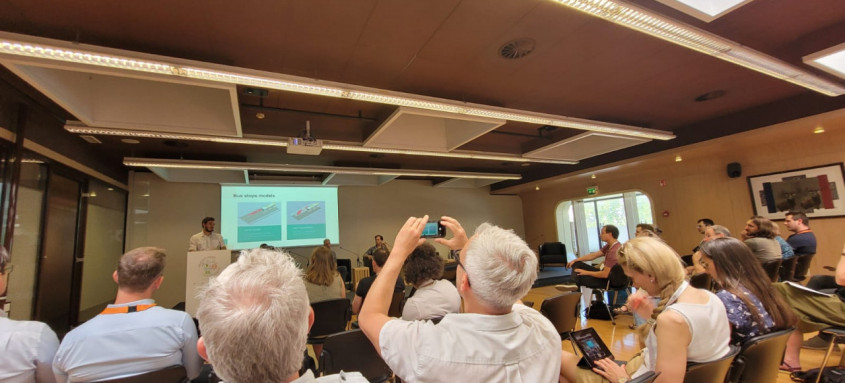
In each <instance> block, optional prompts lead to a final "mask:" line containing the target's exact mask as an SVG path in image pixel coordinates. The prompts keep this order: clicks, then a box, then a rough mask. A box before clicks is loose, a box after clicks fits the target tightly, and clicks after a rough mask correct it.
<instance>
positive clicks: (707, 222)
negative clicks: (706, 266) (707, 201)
mask: <svg viewBox="0 0 845 383" xmlns="http://www.w3.org/2000/svg"><path fill="white" fill-rule="evenodd" d="M713 225H714V223H713V220H712V219H710V218H702V219H699V220H698V221H696V223H695V229H696V230H698V234H702V235H705V234H706V230H707V228H708V227H710V226H713ZM701 242H704V239H703V238H702V239H701V240H700V241H698V246H701ZM698 246H696V247H694V248H693V249H692V253H693V254H695V252H696V251H698Z"/></svg>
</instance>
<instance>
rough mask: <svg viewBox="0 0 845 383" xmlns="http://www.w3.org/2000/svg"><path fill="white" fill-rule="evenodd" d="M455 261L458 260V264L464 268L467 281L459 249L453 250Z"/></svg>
mask: <svg viewBox="0 0 845 383" xmlns="http://www.w3.org/2000/svg"><path fill="white" fill-rule="evenodd" d="M455 261H457V262H458V266H460V267H462V268H463V269H464V274H466V275H467V281H469V274H468V273H467V268H466V266H464V264H463V263H461V249H458V250H455Z"/></svg>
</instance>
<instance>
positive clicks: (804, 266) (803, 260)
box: [792, 253, 816, 282]
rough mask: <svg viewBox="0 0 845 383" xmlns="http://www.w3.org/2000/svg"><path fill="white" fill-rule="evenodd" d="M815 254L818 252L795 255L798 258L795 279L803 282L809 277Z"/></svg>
mask: <svg viewBox="0 0 845 383" xmlns="http://www.w3.org/2000/svg"><path fill="white" fill-rule="evenodd" d="M815 255H816V253H812V254H804V255H799V256H795V257H793V258H798V260H797V261H796V262H795V273H793V275H792V280H793V281H795V282H801V281H803V280H804V278H806V277H807V271H808V270H810V261H812V260H813V257H814V256H815Z"/></svg>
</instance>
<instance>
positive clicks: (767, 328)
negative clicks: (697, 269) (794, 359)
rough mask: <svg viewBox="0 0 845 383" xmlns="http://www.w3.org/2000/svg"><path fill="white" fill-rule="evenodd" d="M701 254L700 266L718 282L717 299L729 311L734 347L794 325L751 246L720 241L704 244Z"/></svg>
mask: <svg viewBox="0 0 845 383" xmlns="http://www.w3.org/2000/svg"><path fill="white" fill-rule="evenodd" d="M699 253H701V260H700V261H699V262H700V263H701V266H702V267H703V268H704V269H705V270H706V272H707V274H710V276H711V277H713V280H714V281H716V283H717V286H718V287H717V292H716V296H718V297H719V299H721V300H722V303H724V304H725V308H726V309H727V313H728V321H730V323H731V330H732V331H731V340H732V341H733V343H734V344H737V345H739V344H742V343H743V342H745V341H746V340H748V339H749V338H752V337H755V336H758V335H763V334H766V333H769V332H771V331H773V330H782V329H785V328H788V327H790V326H792V325H793V324H794V323H795V316H794V315H793V314H792V311H791V310H790V309H789V307H788V306H787V305H786V302H785V301H784V300H783V298H782V297H781V296H780V294H777V293H775V292H774V291H773V290H772V283H771V281H770V280H769V277H768V276H767V275H766V273H765V272H764V271H763V268H762V266H761V265H760V262H757V259H756V258H754V254H751V250H750V249H748V246H745V244H743V243H742V242H740V241H739V240H737V239H734V238H719V239H714V240H712V241H707V242H704V243H702V244H701V247H700V248H699Z"/></svg>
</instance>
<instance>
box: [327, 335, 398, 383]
mask: <svg viewBox="0 0 845 383" xmlns="http://www.w3.org/2000/svg"><path fill="white" fill-rule="evenodd" d="M340 370H344V371H358V372H360V373H361V375H364V377H365V378H367V379H368V380H369V381H371V382H375V381H382V380H387V379H388V378H390V376H391V375H393V372H392V371H391V370H390V367H388V366H387V363H385V362H384V360H382V358H381V357H380V356H379V355H378V352H376V349H375V347H373V344H372V343H371V342H370V340H369V339H367V336H366V335H364V333H363V332H361V330H352V331H345V332H341V333H337V334H332V335H329V336H328V337H327V338H326V341H325V342H324V343H323V351H322V352H321V353H320V372H322V373H323V374H326V375H328V374H336V373H338V372H340Z"/></svg>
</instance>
